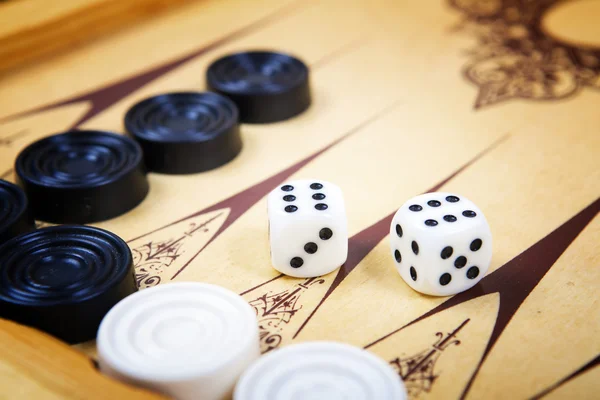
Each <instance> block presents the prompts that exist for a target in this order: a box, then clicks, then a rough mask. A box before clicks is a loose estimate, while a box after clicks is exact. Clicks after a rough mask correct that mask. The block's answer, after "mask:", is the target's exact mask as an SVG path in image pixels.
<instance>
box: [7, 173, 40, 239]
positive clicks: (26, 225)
mask: <svg viewBox="0 0 600 400" xmlns="http://www.w3.org/2000/svg"><path fill="white" fill-rule="evenodd" d="M34 229H35V221H34V220H33V217H32V215H31V212H30V210H29V202H28V201H27V196H25V193H24V192H23V191H22V190H21V188H20V187H18V186H17V185H13V184H12V183H10V182H7V181H5V180H2V179H0V244H2V243H4V242H5V241H7V240H8V239H10V238H12V237H14V236H17V235H20V234H22V233H26V232H29V231H32V230H34Z"/></svg>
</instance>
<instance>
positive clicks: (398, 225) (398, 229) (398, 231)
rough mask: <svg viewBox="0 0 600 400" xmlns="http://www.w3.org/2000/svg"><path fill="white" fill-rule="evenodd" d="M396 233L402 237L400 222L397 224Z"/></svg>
mask: <svg viewBox="0 0 600 400" xmlns="http://www.w3.org/2000/svg"><path fill="white" fill-rule="evenodd" d="M396 235H398V237H402V227H401V226H400V224H396Z"/></svg>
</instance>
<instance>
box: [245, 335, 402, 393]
mask: <svg viewBox="0 0 600 400" xmlns="http://www.w3.org/2000/svg"><path fill="white" fill-rule="evenodd" d="M234 399H235V400H275V399H311V400H321V399H322V400H342V399H353V400H363V399H364V400H370V399H377V400H404V399H406V389H405V388H404V384H403V383H402V380H401V379H400V377H399V376H398V374H397V373H395V372H394V370H393V369H392V368H391V367H390V366H389V365H388V364H387V363H386V362H385V361H383V360H381V359H380V358H378V357H376V356H375V355H373V354H372V353H369V352H368V351H366V350H363V349H360V348H357V347H353V346H350V345H347V344H342V343H334V342H307V343H302V344H297V345H292V346H289V347H284V348H283V349H280V350H275V351H273V352H271V353H268V354H267V355H265V356H263V357H262V358H261V359H260V360H258V361H257V362H256V363H254V364H253V365H252V366H251V367H250V368H249V369H248V370H246V372H244V374H243V375H242V377H241V378H240V380H239V382H238V384H237V386H236V388H235V394H234Z"/></svg>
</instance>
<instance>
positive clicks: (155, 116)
mask: <svg viewBox="0 0 600 400" xmlns="http://www.w3.org/2000/svg"><path fill="white" fill-rule="evenodd" d="M125 129H126V130H127V132H129V134H130V135H131V136H133V138H135V140H137V141H138V142H139V143H140V145H141V146H142V149H143V150H144V158H145V160H146V165H147V167H148V169H149V170H150V171H154V172H158V173H163V174H193V173H197V172H204V171H208V170H211V169H214V168H217V167H220V166H222V165H224V164H226V163H228V162H229V161H231V160H233V159H234V158H235V157H236V156H237V155H238V154H239V152H240V151H241V150H242V139H241V137H240V130H239V113H238V109H237V107H236V105H235V104H233V102H232V101H231V100H229V99H228V98H226V97H223V96H221V95H218V94H216V93H210V92H204V93H196V92H187V93H168V94H162V95H159V96H155V97H150V98H148V99H145V100H142V101H141V102H139V103H137V104H136V105H134V106H133V107H131V109H129V111H128V112H127V114H126V115H125Z"/></svg>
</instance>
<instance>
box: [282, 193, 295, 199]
mask: <svg viewBox="0 0 600 400" xmlns="http://www.w3.org/2000/svg"><path fill="white" fill-rule="evenodd" d="M294 200H296V196H294V195H291V194H288V195H286V196H283V201H294Z"/></svg>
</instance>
